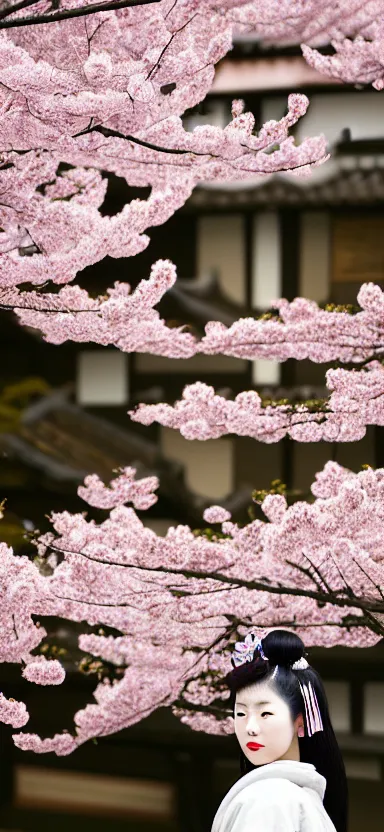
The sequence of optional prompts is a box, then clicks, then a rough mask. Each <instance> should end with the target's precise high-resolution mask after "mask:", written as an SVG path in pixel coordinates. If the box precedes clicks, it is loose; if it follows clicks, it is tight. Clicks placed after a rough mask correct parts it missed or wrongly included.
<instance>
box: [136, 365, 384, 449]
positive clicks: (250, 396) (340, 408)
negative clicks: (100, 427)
mask: <svg viewBox="0 0 384 832" xmlns="http://www.w3.org/2000/svg"><path fill="white" fill-rule="evenodd" d="M326 380H327V386H328V388H329V389H330V390H332V393H331V395H330V396H329V398H328V399H319V400H315V401H310V402H303V403H299V404H290V403H289V402H288V401H286V400H283V403H281V404H280V403H279V402H276V403H274V402H272V403H264V402H263V400H262V398H261V397H260V395H259V394H258V393H257V392H256V391H255V390H250V391H248V392H243V393H239V394H238V395H237V396H236V397H235V399H234V400H231V399H227V398H224V397H223V396H220V395H217V394H215V391H214V388H213V387H210V386H209V385H207V384H203V383H202V382H196V383H195V384H190V385H187V386H186V387H185V388H184V391H183V396H182V399H181V400H180V401H177V402H176V403H175V404H174V405H168V404H165V403H161V404H153V405H152V404H150V405H148V404H140V405H138V407H137V408H136V410H133V411H130V412H129V414H130V416H131V419H132V420H133V421H134V422H139V423H140V424H142V425H151V424H153V423H154V422H156V423H158V424H160V425H163V426H164V427H168V428H173V429H174V430H178V431H179V432H180V433H181V435H182V436H184V438H185V439H190V440H192V439H199V440H207V439H217V438H219V437H221V436H226V435H227V434H235V435H237V436H249V437H251V438H252V439H256V440H258V441H259V442H267V443H272V442H279V441H280V440H281V439H282V438H283V437H284V436H289V437H290V438H291V439H294V440H296V441H298V442H319V441H325V442H334V441H337V442H354V441H358V440H359V439H362V437H363V436H365V433H366V428H367V426H368V425H384V366H383V365H382V364H381V363H379V362H378V361H374V362H372V363H371V364H369V365H367V366H366V367H365V368H364V369H361V370H359V371H358V370H343V369H336V370H328V371H327V373H326Z"/></svg>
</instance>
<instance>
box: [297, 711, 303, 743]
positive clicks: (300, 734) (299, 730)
mask: <svg viewBox="0 0 384 832" xmlns="http://www.w3.org/2000/svg"><path fill="white" fill-rule="evenodd" d="M295 728H296V731H297V736H298V737H300V739H301V738H302V737H304V736H305V732H304V719H303V714H299V716H298V717H297V719H296V720H295Z"/></svg>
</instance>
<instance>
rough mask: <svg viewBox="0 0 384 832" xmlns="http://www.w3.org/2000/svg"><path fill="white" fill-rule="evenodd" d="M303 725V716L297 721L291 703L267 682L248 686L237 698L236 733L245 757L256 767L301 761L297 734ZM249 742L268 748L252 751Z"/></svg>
mask: <svg viewBox="0 0 384 832" xmlns="http://www.w3.org/2000/svg"><path fill="white" fill-rule="evenodd" d="M302 725H303V717H302V715H301V714H300V715H299V716H298V717H297V719H296V720H293V719H292V716H291V712H290V710H289V707H288V705H287V703H286V702H285V701H284V699H282V698H281V696H279V694H278V693H276V691H274V690H273V687H272V686H271V685H269V684H268V683H267V682H259V683H257V684H252V685H247V687H245V688H242V690H240V691H239V692H238V694H237V696H236V704H235V733H236V736H237V739H238V741H239V744H240V747H241V750H242V752H243V754H245V756H246V757H247V759H248V760H250V762H251V763H253V765H255V766H260V765H261V766H262V765H266V764H267V763H273V762H275V761H276V760H296V761H297V762H300V750H299V742H298V738H297V732H298V729H299V727H300V726H302ZM249 742H253V743H259V744H260V745H262V746H264V748H259V749H258V750H257V751H252V750H251V749H250V748H247V743H249Z"/></svg>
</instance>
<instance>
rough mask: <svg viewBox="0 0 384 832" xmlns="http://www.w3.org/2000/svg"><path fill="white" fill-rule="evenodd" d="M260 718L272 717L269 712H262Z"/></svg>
mask: <svg viewBox="0 0 384 832" xmlns="http://www.w3.org/2000/svg"><path fill="white" fill-rule="evenodd" d="M261 716H272V714H271V712H270V711H263V713H262V714H261Z"/></svg>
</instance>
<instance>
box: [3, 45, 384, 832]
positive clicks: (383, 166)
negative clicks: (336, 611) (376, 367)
mask: <svg viewBox="0 0 384 832" xmlns="http://www.w3.org/2000/svg"><path fill="white" fill-rule="evenodd" d="M293 91H295V92H298V91H300V92H305V93H306V94H307V95H308V96H309V98H310V102H311V104H310V108H309V111H308V113H307V115H306V116H305V117H304V118H303V119H301V120H300V122H299V124H298V125H297V126H296V129H295V131H294V132H295V135H296V136H297V138H298V139H301V138H302V137H304V136H305V135H316V134H318V133H320V132H324V133H325V134H326V136H327V138H328V140H329V143H330V146H331V151H332V156H331V159H330V160H329V161H328V162H327V163H326V164H324V165H322V166H320V167H319V168H317V169H315V171H314V173H313V174H312V176H311V177H309V178H308V179H299V178H295V177H289V176H287V175H285V174H278V175H272V176H268V177H263V178H258V179H256V180H255V179H253V180H252V181H250V182H249V183H241V187H237V186H235V185H233V184H232V185H230V186H229V185H228V186H227V187H223V186H222V185H220V187H216V186H215V187H213V186H211V185H210V186H206V187H199V188H197V189H196V190H195V191H194V193H193V195H192V197H191V198H190V200H189V201H188V203H187V204H186V205H185V206H184V208H183V209H182V210H180V211H179V212H178V213H177V214H176V215H175V216H174V217H173V218H172V219H171V220H169V222H167V223H166V225H163V226H161V227H159V228H154V229H152V230H150V232H149V235H150V238H151V243H150V245H149V247H148V248H147V249H146V251H144V252H143V253H142V254H140V255H138V256H136V257H135V258H133V259H132V260H117V261H116V260H112V259H109V258H106V259H105V260H104V261H103V262H102V263H100V264H98V265H97V266H94V267H92V268H89V269H86V270H85V271H84V272H82V273H81V274H80V276H79V283H80V285H82V286H83V287H86V288H87V289H88V291H90V292H102V291H103V290H105V288H106V287H107V286H108V285H111V284H112V282H113V281H114V280H120V281H124V280H126V281H128V282H129V283H130V284H131V285H132V286H135V285H136V284H137V282H138V281H139V280H140V279H141V278H143V277H147V276H148V274H149V269H150V266H151V264H152V263H153V262H154V261H155V260H156V259H158V258H160V257H166V258H170V259H171V260H173V262H174V263H175V264H176V265H177V270H178V275H179V281H178V283H177V286H176V287H174V288H173V289H172V290H171V291H170V292H169V293H168V295H167V296H166V297H165V298H164V300H163V301H162V303H161V305H160V307H159V309H160V312H161V315H162V317H164V318H166V319H167V320H168V321H175V322H176V323H188V324H189V325H191V326H192V327H193V328H194V329H195V330H197V331H201V330H202V329H203V327H204V325H205V323H206V322H207V321H209V320H220V321H222V322H223V323H225V324H231V323H232V322H233V321H234V320H236V319H237V318H239V317H241V316H244V315H247V314H252V313H257V312H258V311H265V310H267V309H268V308H269V306H270V303H271V301H272V300H273V299H274V298H276V297H281V296H283V297H285V298H287V299H288V300H292V299H293V298H294V297H296V296H304V297H306V298H310V299H313V300H315V301H317V302H319V303H321V304H323V303H326V302H333V303H336V304H337V303H342V304H344V303H352V304H355V303H356V295H357V292H358V290H359V287H360V285H361V284H362V283H363V282H366V281H368V280H369V281H373V282H375V283H382V282H383V278H384V99H383V97H382V95H380V94H379V93H377V92H374V91H371V90H370V89H361V90H360V89H357V88H356V87H348V86H346V85H340V84H338V83H336V82H334V81H329V80H327V79H326V78H325V77H324V76H321V75H319V74H317V73H316V72H315V71H314V70H312V69H311V68H310V67H308V66H307V65H306V64H305V62H304V60H303V58H302V57H301V54H300V50H299V48H289V49H288V48H286V49H279V50H273V49H266V48H260V45H259V44H257V43H256V42H255V41H253V40H252V38H241V39H238V40H237V41H236V44H235V48H234V49H233V51H232V52H231V53H230V55H229V56H228V57H226V58H225V60H223V61H222V63H221V64H220V65H219V66H218V69H217V73H216V79H215V83H214V86H213V89H212V93H211V94H210V95H209V96H208V97H207V99H206V100H205V101H204V102H203V103H202V104H201V105H200V106H199V107H198V108H197V109H196V110H193V111H190V112H188V113H187V114H186V116H185V123H186V126H187V128H188V129H193V128H194V127H195V126H196V125H198V124H203V123H205V122H207V123H210V124H217V125H222V126H224V125H225V124H226V123H227V122H228V120H229V118H230V110H231V101H232V99H233V98H239V97H241V98H243V99H244V100H245V103H246V108H247V109H249V110H251V111H252V112H253V113H254V114H255V116H256V122H257V126H258V127H260V126H261V125H262V124H263V123H264V122H265V121H267V120H269V119H272V118H273V119H279V118H281V117H282V116H283V115H284V113H285V112H286V106H287V96H288V94H289V93H290V92H293ZM144 194H145V191H144V189H131V188H128V187H127V185H126V183H125V182H124V181H123V180H120V179H117V178H111V179H110V182H109V187H108V192H107V197H106V201H105V203H104V206H103V209H102V210H103V212H104V213H106V214H114V213H116V212H117V211H119V210H120V209H121V207H122V205H123V204H124V203H125V202H126V201H129V200H130V199H132V198H134V197H137V196H143V195H144ZM1 315H2V326H1V333H0V338H1V348H2V355H3V357H4V356H5V355H6V360H4V358H3V361H2V362H1V367H0V454H1V465H0V500H1V499H3V498H6V499H7V509H6V513H5V516H4V519H3V520H2V521H1V523H2V528H1V531H2V535H1V537H2V539H5V540H6V541H7V542H9V543H11V544H12V545H13V546H14V547H15V550H16V551H18V552H20V553H23V552H26V551H30V547H29V545H28V543H27V541H26V539H25V533H26V532H28V531H33V530H34V529H36V528H39V529H40V530H44V529H45V528H47V520H46V519H45V516H44V515H46V514H47V513H48V512H50V511H52V510H53V511H61V510H64V509H68V510H69V511H82V510H84V503H83V502H82V501H81V500H80V499H79V498H78V497H77V495H76V489H77V486H78V484H79V483H80V482H81V481H82V480H83V478H84V476H85V475H86V474H87V473H90V472H96V473H98V474H99V475H100V476H101V477H102V478H103V479H104V480H105V481H106V482H108V481H109V480H110V479H111V477H112V469H114V468H116V467H118V466H121V465H127V464H132V465H135V466H136V467H137V469H138V473H139V476H143V475H147V474H149V473H156V474H157V475H158V476H159V477H160V490H159V501H158V503H157V504H156V506H154V507H153V508H152V509H151V510H150V511H149V512H146V513H145V516H144V515H142V517H143V519H145V522H146V523H148V525H150V526H151V527H152V528H153V529H155V530H156V531H157V532H158V533H159V534H161V533H162V532H164V531H165V530H166V528H167V527H168V526H169V525H172V524H175V523H179V522H182V523H188V524H190V525H191V526H192V527H193V528H197V527H199V526H201V524H202V512H203V510H204V508H205V507H206V506H207V505H210V504H212V503H215V502H219V503H220V504H221V505H225V506H227V507H228V508H229V509H230V510H231V511H232V513H233V516H234V518H235V519H237V520H240V521H241V520H242V521H246V520H247V516H248V515H247V512H248V508H249V506H250V505H251V492H252V490H253V489H255V488H257V489H263V488H268V487H269V486H270V483H271V481H272V480H275V479H281V480H282V481H283V482H285V483H286V484H287V486H288V488H289V489H290V490H293V491H299V492H300V493H302V494H303V495H304V496H305V495H308V492H309V488H310V485H311V483H312V481H313V479H314V474H315V472H316V471H318V470H319V469H321V468H322V467H323V465H324V464H325V462H326V461H327V460H329V459H336V460H337V461H338V462H339V463H341V464H342V465H346V466H348V467H350V468H351V469H353V470H354V471H358V470H359V469H360V467H361V465H362V464H370V465H373V466H374V467H381V466H383V465H384V442H382V441H380V440H379V429H377V428H374V427H371V428H368V430H367V435H366V437H365V439H364V440H363V441H361V442H359V443H357V444H351V445H349V444H344V445H343V444H341V445H339V446H337V445H330V444H327V443H319V444H308V445H305V446H303V445H302V444H300V443H297V444H295V443H294V442H293V441H290V440H284V441H282V442H279V443H278V444H276V445H264V444H262V443H257V442H255V441H254V440H252V439H247V438H241V437H229V438H225V439H219V440H215V441H207V442H201V443H199V442H190V441H187V440H185V439H184V438H183V437H181V436H179V435H178V434H177V433H176V432H173V431H171V430H168V429H167V428H162V427H159V426H153V427H151V428H143V427H141V426H139V425H137V424H133V423H131V422H130V420H129V418H128V417H127V415H126V414H127V410H128V409H129V408H132V406H134V405H135V404H137V403H138V402H139V401H145V402H158V401H170V402H171V401H174V400H175V399H177V398H179V397H180V395H181V392H182V389H183V387H184V385H185V384H187V383H189V382H192V381H194V380H196V379H197V378H198V379H199V380H201V381H204V382H206V383H207V384H213V385H214V386H215V388H216V389H217V390H220V391H222V392H223V391H228V392H230V391H233V392H234V393H237V392H240V391H241V390H244V389H250V388H254V389H257V390H258V391H261V392H262V393H263V394H265V395H271V396H273V398H282V397H285V396H287V397H290V398H295V397H297V398H298V399H302V398H310V397H318V396H322V395H325V393H326V390H325V386H324V379H325V372H326V370H327V369H328V367H327V365H315V364H311V363H310V362H308V361H300V362H295V361H293V360H292V361H287V362H285V363H284V364H278V363H276V362H272V361H254V362H249V361H242V360H238V359H234V358H228V357H224V356H209V357H203V356H196V357H194V358H191V359H188V360H186V361H183V362H180V361H177V360H171V359H165V358H158V357H153V356H150V355H124V354H123V353H121V352H119V351H118V350H115V349H109V348H101V347H97V346H93V345H87V346H86V347H84V346H83V345H76V344H65V345H63V346H60V347H55V346H53V345H49V344H46V343H44V342H43V340H42V339H41V337H40V336H39V334H38V333H37V332H35V331H33V330H30V331H29V330H27V329H21V328H20V327H19V326H18V325H17V323H16V322H15V321H14V319H13V318H12V316H11V315H10V314H7V313H4V312H3V313H1ZM51 623H52V628H53V630H54V631H55V640H56V643H58V644H63V645H64V644H65V645H66V646H67V647H68V646H69V648H70V647H71V645H72V646H73V649H74V650H75V647H76V631H75V629H74V628H73V627H72V629H70V630H69V629H68V628H67V626H66V624H65V622H62V621H61V622H51ZM383 657H384V644H382V643H380V644H378V645H377V646H376V647H375V648H370V649H367V650H351V649H348V648H343V646H339V647H337V648H335V649H332V650H325V649H320V648H317V649H313V650H312V651H311V661H312V663H313V664H314V665H315V667H316V668H317V669H318V670H319V672H320V673H321V674H322V676H323V678H324V680H325V685H326V689H327V693H328V696H329V701H330V707H331V714H332V718H333V723H334V726H335V729H336V732H337V735H338V739H339V742H340V745H341V748H342V750H343V753H344V758H345V763H346V767H347V774H348V778H349V786H350V832H379V830H382V817H383V814H384V795H383V791H384V790H383V785H384V783H383V776H384V775H383V763H384V662H383ZM0 684H1V688H2V690H3V692H4V693H5V694H6V695H9V696H13V697H15V698H17V699H19V698H20V699H23V700H24V701H26V702H27V704H28V708H29V710H30V713H31V720H30V723H29V725H28V730H30V731H35V730H36V731H38V732H39V733H41V735H43V736H51V735H52V734H53V733H55V731H58V730H60V729H62V728H63V727H68V728H69V727H70V726H71V723H72V716H73V713H74V712H75V711H76V710H78V709H79V708H80V707H82V705H84V704H85V703H86V701H89V699H90V697H91V692H92V690H93V688H94V687H95V684H96V682H95V680H94V679H90V678H87V677H85V676H81V675H80V674H77V673H75V672H71V671H69V673H68V676H67V679H66V682H65V683H64V685H62V686H60V687H58V688H57V689H55V690H52V689H51V690H50V689H48V690H43V689H41V688H38V687H37V686H33V685H28V683H27V682H23V680H21V679H20V671H19V668H17V667H12V666H3V667H2V668H0ZM0 742H1V771H0V832H8V830H18V832H35V830H36V832H37V830H39V832H48V830H51V829H52V827H53V826H54V828H55V829H56V830H58V832H67V830H71V832H76V830H82V832H88V830H89V832H90V831H91V830H92V832H99V830H100V832H101V830H102V829H103V830H104V828H105V825H106V823H107V824H108V830H109V832H120V830H122V829H124V830H125V832H174V831H176V830H180V832H208V830H209V828H210V824H211V821H212V817H213V814H214V812H215V810H216V808H217V806H218V804H219V802H220V800H221V799H222V797H223V795H224V793H225V791H226V790H227V789H228V788H229V786H230V785H232V783H233V782H234V781H235V780H236V779H237V777H238V773H239V767H238V752H237V746H236V740H235V738H234V737H227V738H217V737H212V736H206V735H204V734H198V733H194V732H192V731H190V730H189V729H187V728H186V727H185V726H182V725H181V724H180V723H179V722H178V721H177V720H176V719H175V718H174V717H173V716H172V715H171V714H170V713H169V712H168V711H165V710H162V711H159V712H157V713H156V714H154V715H152V716H151V717H150V718H149V719H147V720H146V721H144V722H142V723H141V724H139V725H136V726H134V727H132V728H130V729H129V730H126V731H123V732H121V733H120V734H118V735H116V736H113V737H109V738H104V739H102V740H100V741H98V743H97V744H93V743H89V744H88V745H86V746H83V747H82V748H80V749H79V750H78V751H77V752H76V753H75V754H72V755H71V756H70V757H64V758H58V757H55V756H54V755H52V754H48V755H42V756H41V757H39V756H38V755H30V754H27V753H22V752H20V751H18V750H17V749H15V748H14V746H13V743H12V739H11V731H10V730H9V729H8V728H6V727H1V726H0Z"/></svg>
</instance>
